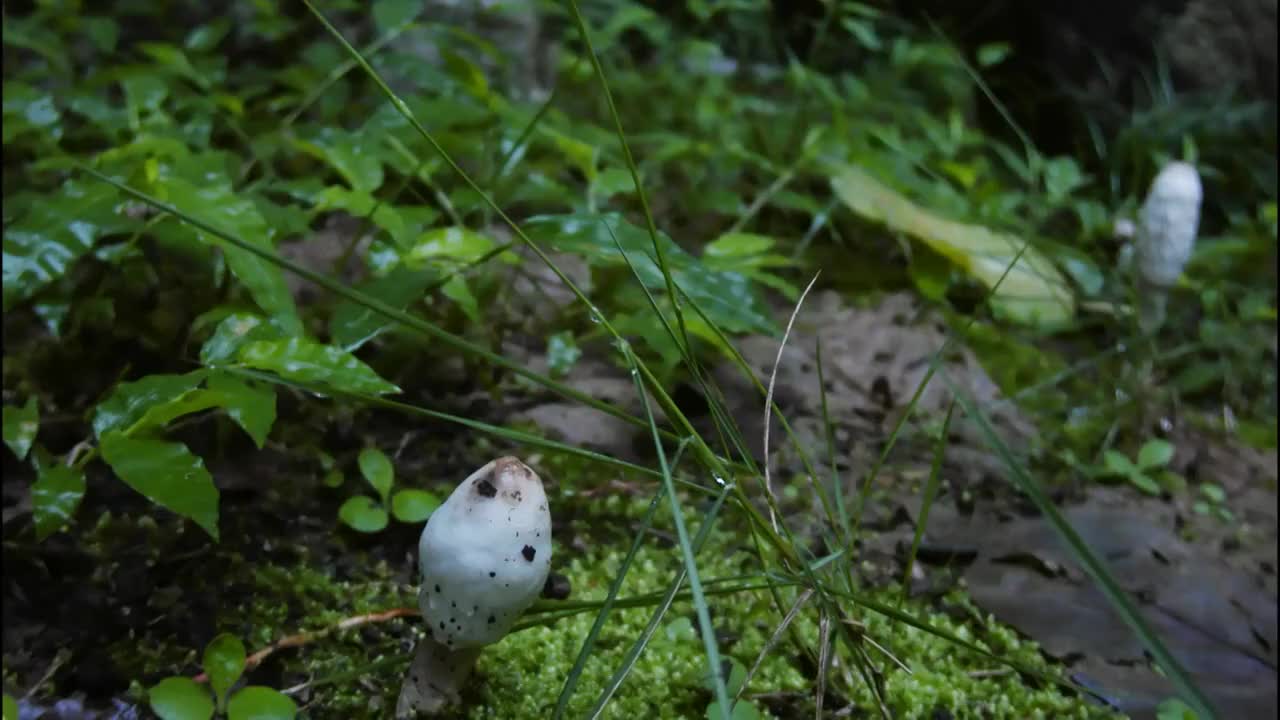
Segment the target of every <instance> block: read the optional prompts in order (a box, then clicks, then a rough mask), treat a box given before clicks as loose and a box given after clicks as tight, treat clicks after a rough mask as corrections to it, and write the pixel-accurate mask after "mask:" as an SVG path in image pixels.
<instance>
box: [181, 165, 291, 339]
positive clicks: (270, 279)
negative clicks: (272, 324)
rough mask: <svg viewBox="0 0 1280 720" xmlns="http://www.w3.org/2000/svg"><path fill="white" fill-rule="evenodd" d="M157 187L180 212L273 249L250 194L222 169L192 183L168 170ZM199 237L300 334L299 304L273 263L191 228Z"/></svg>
mask: <svg viewBox="0 0 1280 720" xmlns="http://www.w3.org/2000/svg"><path fill="white" fill-rule="evenodd" d="M156 190H157V193H160V194H162V195H163V196H165V197H166V198H167V199H168V200H169V202H170V203H172V204H173V205H174V206H175V207H177V208H178V209H179V210H180V211H181V212H182V213H183V214H186V215H190V216H192V217H195V218H197V219H199V220H202V221H204V222H206V223H208V224H210V225H213V226H214V227H216V228H218V229H219V230H222V231H224V232H226V233H227V234H229V235H234V236H236V237H239V238H240V239H242V240H245V241H246V242H250V243H254V244H256V245H260V246H262V247H263V248H265V249H274V247H273V245H272V230H271V228H270V227H269V226H268V225H267V223H266V220H264V219H263V217H262V215H261V214H260V213H259V212H258V208H257V206H256V205H255V204H254V202H253V200H252V199H250V198H249V197H246V196H244V195H241V194H238V193H236V192H235V191H234V190H233V189H232V187H231V181H230V179H229V178H227V177H226V175H225V171H221V172H219V173H206V176H205V177H204V178H203V182H201V183H199V184H196V183H195V182H192V181H188V180H187V179H185V178H182V177H175V176H168V177H166V178H163V179H162V180H160V181H159V182H158V185H157V188H156ZM193 232H195V236H196V237H197V238H199V239H200V240H201V241H203V242H206V243H208V244H211V245H213V246H215V247H218V248H219V249H221V250H222V253H223V255H224V256H225V257H226V259H227V267H229V268H230V269H231V272H232V274H234V275H235V276H236V278H237V279H238V280H239V281H240V282H241V283H243V284H244V286H245V288H246V289H247V290H248V291H249V294H250V295H252V296H253V300H254V302H256V303H257V304H258V307H260V308H262V309H263V310H264V311H265V312H266V313H267V314H268V315H270V316H271V317H272V318H273V319H274V320H275V321H276V322H277V323H279V325H280V327H281V328H282V329H283V330H284V332H285V333H286V334H288V335H301V334H302V321H301V320H299V319H298V309H297V307H295V306H294V303H293V296H292V295H291V294H290V293H289V286H288V285H287V284H286V283H285V280H284V271H283V270H281V269H280V268H279V267H278V266H276V265H273V264H272V263H270V262H268V261H266V260H264V259H262V258H260V257H258V256H257V255H254V254H253V253H251V252H249V251H248V250H243V249H241V248H238V247H236V246H235V245H232V244H230V243H227V242H223V241H222V240H219V239H218V238H216V237H213V236H211V235H206V234H205V233H203V232H199V231H193Z"/></svg>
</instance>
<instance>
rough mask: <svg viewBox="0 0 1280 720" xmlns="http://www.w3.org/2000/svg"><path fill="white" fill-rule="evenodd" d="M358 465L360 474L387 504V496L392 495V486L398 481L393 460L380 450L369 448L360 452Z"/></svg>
mask: <svg viewBox="0 0 1280 720" xmlns="http://www.w3.org/2000/svg"><path fill="white" fill-rule="evenodd" d="M357 463H358V464H359V465H360V474H361V475H363V476H364V479H365V480H367V481H368V482H369V484H370V485H372V486H373V489H374V490H376V491H377V492H378V497H380V498H382V502H383V503H384V504H385V503H386V502H387V496H388V495H390V494H391V486H392V485H393V484H395V481H396V471H395V468H394V467H392V465H391V458H389V457H387V454H386V453H384V452H382V451H381V450H379V449H378V448H372V447H368V448H365V449H363V450H361V451H360V456H359V457H358V458H357Z"/></svg>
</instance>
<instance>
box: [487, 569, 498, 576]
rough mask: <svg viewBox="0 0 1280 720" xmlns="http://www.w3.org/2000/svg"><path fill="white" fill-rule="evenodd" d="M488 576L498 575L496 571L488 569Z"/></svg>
mask: <svg viewBox="0 0 1280 720" xmlns="http://www.w3.org/2000/svg"><path fill="white" fill-rule="evenodd" d="M489 577H498V573H496V572H494V571H492V570H490V571H489Z"/></svg>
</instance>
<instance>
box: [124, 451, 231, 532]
mask: <svg viewBox="0 0 1280 720" xmlns="http://www.w3.org/2000/svg"><path fill="white" fill-rule="evenodd" d="M100 442H101V449H102V456H103V458H104V459H105V460H106V461H107V464H108V465H110V466H111V469H112V470H114V471H115V473H116V475H118V476H119V477H120V479H121V480H123V481H124V482H125V484H126V485H128V486H129V487H131V488H133V489H134V490H137V491H138V492H139V493H142V495H144V496H145V497H147V498H148V499H149V500H151V501H152V502H154V503H156V504H157V505H160V506H161V507H164V508H166V509H168V510H171V511H173V512H175V513H177V514H179V515H181V516H183V517H185V518H189V519H191V520H192V521H194V522H195V523H196V524H197V525H199V526H200V527H201V528H203V529H204V531H205V532H207V533H209V535H210V537H212V538H213V539H214V540H217V539H218V489H217V488H216V487H214V485H213V478H212V477H211V476H210V475H209V472H208V471H207V470H205V468H204V461H202V460H201V459H200V458H198V457H196V456H195V455H193V454H191V451H190V450H188V449H187V446H186V445H183V444H182V443H168V442H163V441H160V440H154V439H150V438H131V437H126V436H125V435H124V434H123V433H121V432H119V431H115V430H113V431H110V432H107V433H105V434H103V435H102V437H101V440H100Z"/></svg>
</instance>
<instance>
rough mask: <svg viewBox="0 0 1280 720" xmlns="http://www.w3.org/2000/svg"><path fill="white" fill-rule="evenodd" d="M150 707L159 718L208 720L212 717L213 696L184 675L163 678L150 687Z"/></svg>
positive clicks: (161, 719) (164, 719) (163, 719)
mask: <svg viewBox="0 0 1280 720" xmlns="http://www.w3.org/2000/svg"><path fill="white" fill-rule="evenodd" d="M149 697H150V700H151V709H152V710H153V711H155V714H156V715H159V716H160V720H209V718H211V717H213V698H211V697H209V691H208V689H206V688H203V687H201V686H200V685H199V684H198V683H196V681H195V680H192V679H191V678H184V677H171V678H165V679H164V680H161V681H160V684H158V685H156V686H155V687H153V688H151V692H150V693H149Z"/></svg>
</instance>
